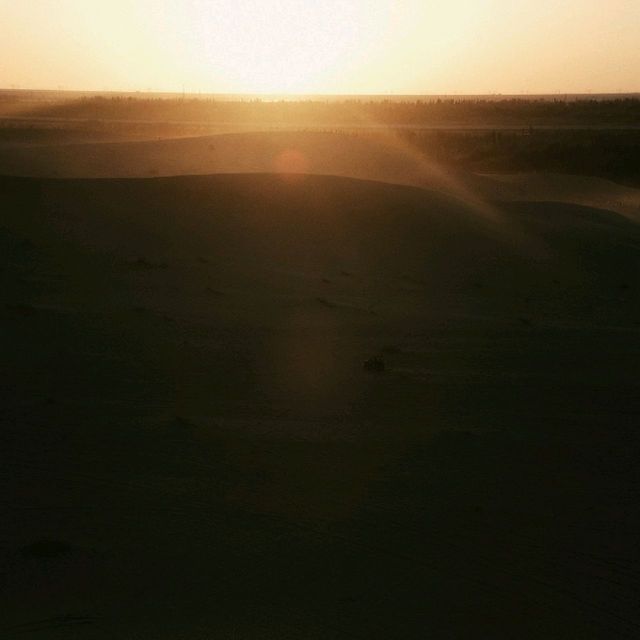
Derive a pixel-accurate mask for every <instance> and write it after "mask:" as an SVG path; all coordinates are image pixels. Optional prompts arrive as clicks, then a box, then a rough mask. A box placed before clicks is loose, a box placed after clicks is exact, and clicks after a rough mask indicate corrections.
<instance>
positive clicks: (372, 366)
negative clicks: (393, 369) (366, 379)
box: [363, 356, 385, 373]
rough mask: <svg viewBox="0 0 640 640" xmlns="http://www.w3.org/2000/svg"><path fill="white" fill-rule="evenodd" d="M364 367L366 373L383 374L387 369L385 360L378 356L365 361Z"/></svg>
mask: <svg viewBox="0 0 640 640" xmlns="http://www.w3.org/2000/svg"><path fill="white" fill-rule="evenodd" d="M363 366H364V369H365V371H370V372H372V373H382V372H383V371H384V369H385V364H384V360H383V359H382V358H380V357H378V356H376V357H375V358H369V359H368V360H365V361H364V364H363Z"/></svg>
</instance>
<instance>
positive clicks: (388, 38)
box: [0, 0, 640, 94]
mask: <svg viewBox="0 0 640 640" xmlns="http://www.w3.org/2000/svg"><path fill="white" fill-rule="evenodd" d="M0 25H7V28H5V30H4V31H2V37H1V38H0V60H2V65H0V86H5V87H10V86H11V85H12V84H14V85H17V86H20V87H23V88H57V87H62V88H67V89H89V90H105V89H112V90H156V91H181V90H183V89H184V90H186V91H188V92H214V93H215V92H218V93H254V94H255V93H269V94H285V93H344V94H352V93H365V94H372V93H400V94H409V93H418V94H424V93H444V94H447V93H457V92H459V93H526V92H530V93H551V92H561V93H567V92H569V93H570V92H577V93H581V92H587V91H594V92H611V91H626V92H630V91H637V90H639V89H640V86H639V85H638V73H637V69H638V67H639V66H640V47H638V45H637V33H638V28H639V25H640V3H638V2H637V1H636V2H630V1H629V0H607V2H604V3H603V2H602V0H566V1H563V2H558V1H557V0H535V2H534V1H533V0H448V1H447V2H444V1H443V0H109V2H106V1H104V0H38V1H37V2H13V3H9V2H5V3H2V2H0ZM0 30H1V28H0ZM596 35H597V37H595V36H596Z"/></svg>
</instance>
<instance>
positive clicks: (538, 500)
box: [0, 134, 640, 639]
mask: <svg viewBox="0 0 640 640" xmlns="http://www.w3.org/2000/svg"><path fill="white" fill-rule="evenodd" d="M286 136H289V137H288V138H287V137H286ZM293 142H295V144H292V143H293ZM369 144H370V143H368V142H367V143H366V144H365V143H363V142H362V141H360V140H359V139H358V138H353V139H352V140H351V141H350V142H349V145H347V143H345V145H347V146H345V149H344V150H343V149H341V150H340V153H336V152H335V149H334V150H333V152H332V141H331V138H330V136H328V135H327V136H324V137H323V136H318V135H316V134H314V136H302V135H301V136H299V137H298V138H296V139H295V140H293V139H292V134H291V135H290V134H286V135H285V137H282V136H281V137H279V138H278V137H276V136H274V135H273V134H265V135H263V136H262V137H257V136H253V137H251V136H247V135H244V136H238V135H237V136H219V137H215V138H206V139H204V138H203V139H184V140H174V141H164V142H157V141H156V142H146V143H127V145H125V146H123V145H121V144H119V143H118V144H106V143H105V144H92V145H66V146H59V145H58V146H51V145H45V146H42V147H38V148H35V147H32V148H29V149H27V148H23V149H20V150H15V149H14V150H13V151H12V152H11V153H8V152H7V151H6V150H3V151H2V154H1V156H0V172H2V173H5V174H13V176H19V175H22V176H29V175H30V176H32V177H3V178H0V208H1V210H2V212H3V216H2V223H1V225H0V242H1V246H2V254H3V255H4V256H5V261H4V265H3V268H2V271H1V272H0V273H1V277H2V288H3V293H4V301H3V305H2V309H1V311H0V313H1V316H0V317H1V320H0V322H1V327H2V333H3V336H4V337H5V339H4V345H5V347H4V352H3V367H4V371H5V376H4V382H3V384H2V386H0V392H1V393H2V408H3V409H2V414H1V421H2V432H1V433H2V435H1V438H2V440H1V449H0V451H1V453H0V456H1V459H2V464H1V465H0V474H1V478H2V482H1V483H0V492H1V494H2V495H1V497H0V504H2V510H3V514H4V515H3V517H2V518H1V519H0V566H1V567H2V571H1V584H2V589H1V591H0V610H2V611H3V612H4V613H3V615H2V620H1V622H0V632H1V634H2V637H6V638H13V637H16V638H17V637H20V638H22V637H29V638H47V639H49V638H82V639H84V638H89V639H93V638H96V639H102V638H163V639H164V638H167V639H175V638H188V639H192V638H194V639H195V638H212V637H219V638H296V639H298V638H323V639H324V638H336V639H338V638H363V639H364V638H393V637H396V638H424V637H425V630H428V633H427V634H426V636H427V637H432V638H532V639H534V638H535V639H537V638H558V639H560V638H568V637H580V638H605V637H606V638H610V637H628V638H632V637H636V636H637V634H638V631H639V629H640V616H639V611H638V607H637V588H638V575H639V574H638V571H639V570H640V565H639V564H638V555H637V522H638V515H639V514H638V502H637V500H636V499H635V498H637V482H638V475H637V458H638V453H639V445H640V441H639V439H638V433H637V418H638V411H639V409H640V395H639V394H638V346H639V344H640V341H639V334H640V324H639V322H638V319H639V318H640V289H639V285H638V278H637V276H638V273H640V228H639V227H638V223H637V218H635V217H634V215H632V213H633V208H634V207H636V208H637V203H638V200H637V191H636V190H633V189H631V188H627V187H621V186H617V185H614V184H613V183H608V182H605V181H602V182H597V181H596V180H595V179H590V178H589V179H587V178H584V179H579V178H568V177H561V178H560V177H550V176H519V177H504V178H501V179H499V178H496V177H482V176H468V175H464V174H461V175H455V177H452V176H451V174H448V175H441V174H439V173H438V172H437V171H436V169H435V168H429V167H424V165H423V166H417V165H416V164H415V162H413V164H412V161H411V158H410V154H408V152H406V150H402V149H400V150H397V149H396V150H393V149H392V150H391V151H389V149H388V148H386V151H384V153H383V152H379V153H373V152H372V149H371V148H370V147H369V146H367V145H369ZM347 147H348V148H347ZM291 148H293V149H295V151H296V153H293V154H289V155H286V152H287V150H290V149H291ZM283 153H284V154H285V155H284V156H283V155H282V154H283ZM414 160H415V159H414ZM274 162H275V166H274ZM278 163H280V164H278ZM289 171H290V172H289ZM151 172H153V173H154V174H156V173H157V174H158V176H164V175H168V174H176V175H175V176H174V177H149V173H151ZM196 173H197V174H214V173H215V174H217V175H177V174H196ZM308 173H317V174H325V173H331V174H333V175H307V174H308ZM52 175H55V176H57V179H52V177H51V176H52ZM33 176H36V177H33ZM98 177H99V178H102V179H96V178H98ZM107 178H108V179H107ZM390 183H396V184H390ZM492 189H497V190H498V191H496V192H495V193H498V194H499V197H498V196H496V197H495V198H491V197H489V196H490V195H491V194H492V193H494V191H492ZM603 192H604V193H606V196H603V195H602V193H603ZM536 194H537V195H538V196H539V197H536ZM563 194H564V195H563ZM594 194H595V195H594ZM598 197H604V198H606V199H608V200H610V201H611V202H618V201H619V202H621V203H623V205H620V206H618V205H615V204H612V205H611V206H609V207H604V206H600V207H598V206H594V203H596V202H599V200H598ZM533 200H540V202H534V201H533ZM554 200H555V202H554ZM585 204H589V205H590V206H584V205H585ZM371 358H379V359H380V360H381V361H382V362H383V363H384V371H377V372H376V371H369V370H367V369H366V368H365V367H363V363H364V362H366V361H368V360H370V359H371Z"/></svg>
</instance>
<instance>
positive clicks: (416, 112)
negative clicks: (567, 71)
mask: <svg viewBox="0 0 640 640" xmlns="http://www.w3.org/2000/svg"><path fill="white" fill-rule="evenodd" d="M34 115H39V116H42V117H60V118H64V117H68V118H86V119H95V120H108V119H121V120H140V121H163V122H198V123H214V122H221V123H229V124H241V123H250V124H263V125H276V124H286V125H290V126H304V125H308V126H318V125H326V126H331V125H335V126H361V127H362V126H367V125H370V126H379V125H402V126H416V127H419V126H451V127H455V126H466V127H468V126H483V127H485V126H494V127H513V126H523V127H536V126H537V127H540V126H603V125H605V126H631V125H635V126H640V99H638V98H624V99H611V100H602V99H597V100H596V99H592V100H589V99H584V100H582V99H579V100H560V99H555V100H544V99H536V100H526V99H505V100H487V99H478V100H474V99H439V100H414V101H404V102H401V101H395V100H377V101H373V100H369V101H360V100H355V99H349V100H302V101H263V100H247V101H221V100H215V99H212V98H185V99H182V98H171V99H167V98H155V99H149V98H143V97H141V98H133V97H120V96H110V97H100V96H93V97H87V98H80V99H77V100H72V101H68V102H62V103H56V104H44V105H41V106H39V108H38V109H37V112H36V113H34Z"/></svg>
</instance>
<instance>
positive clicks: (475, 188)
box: [0, 132, 640, 219]
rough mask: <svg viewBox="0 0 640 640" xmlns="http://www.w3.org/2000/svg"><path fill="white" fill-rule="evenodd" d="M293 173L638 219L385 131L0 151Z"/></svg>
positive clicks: (579, 193)
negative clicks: (442, 160) (423, 148)
mask: <svg viewBox="0 0 640 640" xmlns="http://www.w3.org/2000/svg"><path fill="white" fill-rule="evenodd" d="M274 171H276V172H301V173H311V174H323V175H336V176H343V177H352V178H359V179H365V180H377V181H382V182H390V183H395V184H402V185H411V186H419V187H426V188H430V189H436V190H438V191H442V192H445V193H449V194H453V195H456V196H458V197H464V198H468V199H482V200H487V199H488V200H511V201H518V200H533V201H558V202H567V203H573V204H580V205H584V206H592V207H596V208H601V209H608V210H611V211H615V212H618V213H622V214H624V215H627V216H630V217H634V218H635V219H638V216H639V215H640V190H639V189H634V188H631V187H624V186H621V185H618V184H615V183H613V182H610V181H607V180H602V179H597V178H587V177H572V176H563V175H553V174H542V175H541V174H517V175H513V176H499V175H474V174H470V173H465V172H461V171H459V170H458V169H455V168H452V167H442V166H440V165H439V163H438V162H435V161H433V160H431V159H430V158H429V156H428V155H425V154H423V153H421V152H418V151H417V150H415V149H413V148H412V147H411V145H410V144H408V143H407V142H406V141H404V140H402V138H400V137H399V136H398V135H396V134H394V133H392V132H388V133H386V134H385V133H380V134H379V135H378V136H364V135H355V134H352V135H349V134H345V133H320V132H308V133H304V132H277V133H235V134H226V135H216V136H206V137H200V138H178V139H167V140H155V141H144V142H117V143H101V144H64V145H41V146H38V147H27V148H16V147H11V146H5V147H0V173H2V174H5V175H22V176H39V177H64V178H97V177H99V178H115V177H148V176H172V175H196V174H212V173H264V172H274Z"/></svg>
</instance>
